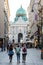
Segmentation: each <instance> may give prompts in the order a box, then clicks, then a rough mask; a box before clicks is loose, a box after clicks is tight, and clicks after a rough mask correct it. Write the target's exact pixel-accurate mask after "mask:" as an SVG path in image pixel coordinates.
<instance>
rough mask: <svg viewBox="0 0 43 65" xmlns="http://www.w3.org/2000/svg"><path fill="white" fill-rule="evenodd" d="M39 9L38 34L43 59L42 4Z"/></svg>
mask: <svg viewBox="0 0 43 65" xmlns="http://www.w3.org/2000/svg"><path fill="white" fill-rule="evenodd" d="M38 11H39V17H40V18H41V20H40V22H39V23H40V36H41V48H42V49H41V58H42V59H43V6H41V9H39V10H38Z"/></svg>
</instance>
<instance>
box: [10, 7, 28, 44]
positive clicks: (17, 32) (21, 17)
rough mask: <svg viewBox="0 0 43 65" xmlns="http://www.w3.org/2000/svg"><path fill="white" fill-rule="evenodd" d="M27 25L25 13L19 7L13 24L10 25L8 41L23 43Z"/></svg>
mask: <svg viewBox="0 0 43 65" xmlns="http://www.w3.org/2000/svg"><path fill="white" fill-rule="evenodd" d="M28 25H29V22H28V18H27V16H26V11H25V10H24V9H23V8H22V6H21V7H20V8H19V9H18V10H17V12H16V17H15V19H14V22H13V23H11V24H10V27H9V39H11V40H13V39H14V41H15V43H21V42H22V43H25V42H26V35H27V31H28Z"/></svg>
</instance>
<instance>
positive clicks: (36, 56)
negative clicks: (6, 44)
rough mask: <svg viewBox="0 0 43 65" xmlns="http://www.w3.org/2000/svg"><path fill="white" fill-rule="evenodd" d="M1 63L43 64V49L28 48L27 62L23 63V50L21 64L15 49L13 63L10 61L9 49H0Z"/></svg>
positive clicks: (7, 64)
mask: <svg viewBox="0 0 43 65" xmlns="http://www.w3.org/2000/svg"><path fill="white" fill-rule="evenodd" d="M0 65H43V60H42V59H41V51H40V50H39V49H33V48H31V49H28V50H27V58H26V63H25V64H24V63H22V52H21V60H20V64H17V60H16V54H15V51H14V56H13V60H12V63H10V62H9V57H8V53H7V51H5V52H1V51H0Z"/></svg>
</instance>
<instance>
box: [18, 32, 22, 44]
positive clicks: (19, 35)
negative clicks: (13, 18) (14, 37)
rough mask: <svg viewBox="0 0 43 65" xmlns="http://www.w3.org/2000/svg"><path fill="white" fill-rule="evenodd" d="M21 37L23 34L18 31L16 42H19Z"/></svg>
mask: <svg viewBox="0 0 43 65" xmlns="http://www.w3.org/2000/svg"><path fill="white" fill-rule="evenodd" d="M22 38H23V34H22V33H19V34H18V42H19V43H20V40H21V39H22Z"/></svg>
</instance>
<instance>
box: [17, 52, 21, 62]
mask: <svg viewBox="0 0 43 65" xmlns="http://www.w3.org/2000/svg"><path fill="white" fill-rule="evenodd" d="M17 62H20V53H19V54H17Z"/></svg>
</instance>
